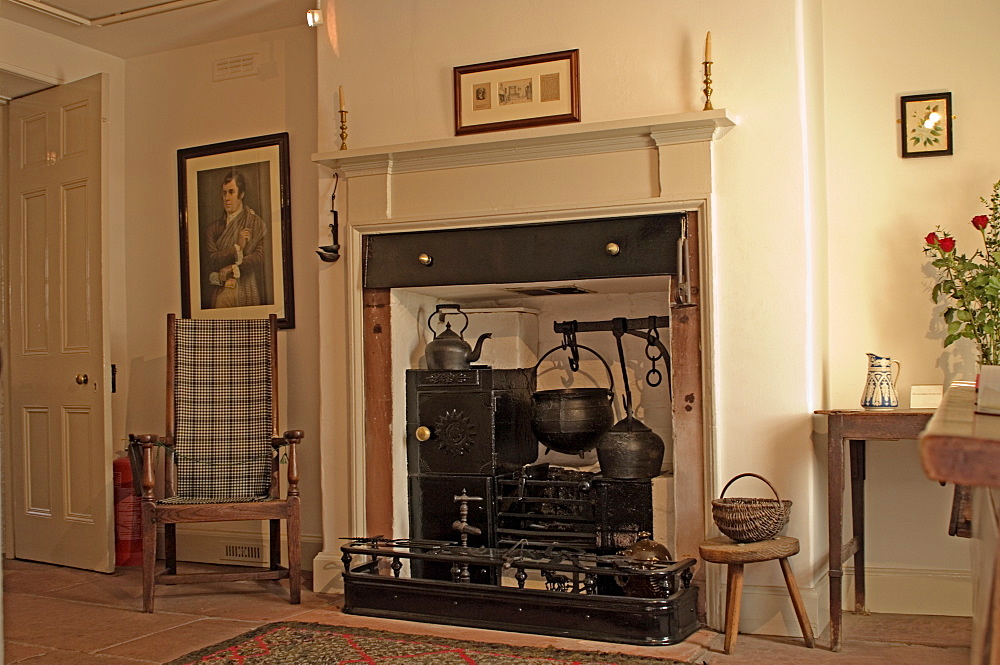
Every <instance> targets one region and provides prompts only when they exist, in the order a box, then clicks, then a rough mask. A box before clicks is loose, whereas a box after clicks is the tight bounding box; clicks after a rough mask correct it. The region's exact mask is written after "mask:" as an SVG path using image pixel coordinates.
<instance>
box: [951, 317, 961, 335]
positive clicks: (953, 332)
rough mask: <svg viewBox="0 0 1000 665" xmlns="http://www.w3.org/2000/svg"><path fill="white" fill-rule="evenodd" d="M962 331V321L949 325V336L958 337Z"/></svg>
mask: <svg viewBox="0 0 1000 665" xmlns="http://www.w3.org/2000/svg"><path fill="white" fill-rule="evenodd" d="M961 329H962V323H961V321H952V322H951V323H949V324H948V335H949V336H951V335H957V334H958V331H959V330H961Z"/></svg>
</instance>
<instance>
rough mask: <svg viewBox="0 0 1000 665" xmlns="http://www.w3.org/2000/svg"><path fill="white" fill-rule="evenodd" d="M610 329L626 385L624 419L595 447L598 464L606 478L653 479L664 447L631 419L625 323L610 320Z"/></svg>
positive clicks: (658, 470) (660, 462)
mask: <svg viewBox="0 0 1000 665" xmlns="http://www.w3.org/2000/svg"><path fill="white" fill-rule="evenodd" d="M612 325H613V328H612V332H614V334H615V341H616V342H618V361H619V362H620V363H621V366H622V380H623V381H624V382H625V388H624V392H625V398H624V401H625V417H624V418H622V419H621V420H619V421H618V422H617V423H615V425H614V426H613V427H611V428H610V429H609V430H608V431H607V432H605V433H604V434H602V435H601V437H600V439H599V441H598V443H597V461H598V462H600V464H601V475H603V476H604V477H605V478H654V477H656V476H658V475H660V472H661V467H662V466H663V453H664V449H665V446H664V444H663V439H662V438H660V436H659V435H658V434H657V433H656V432H654V431H653V430H651V429H649V428H648V427H646V425H645V424H643V423H642V421H640V420H639V419H638V418H636V417H635V416H633V415H632V389H631V388H630V387H629V384H628V374H627V373H626V371H625V350H624V349H623V348H622V335H623V334H624V333H625V328H624V325H625V322H624V319H613V320H612ZM670 470H671V471H673V469H672V468H671V469H670Z"/></svg>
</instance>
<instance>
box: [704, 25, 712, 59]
mask: <svg viewBox="0 0 1000 665" xmlns="http://www.w3.org/2000/svg"><path fill="white" fill-rule="evenodd" d="M705 62H712V32H711V31H709V32H708V33H707V34H706V35H705Z"/></svg>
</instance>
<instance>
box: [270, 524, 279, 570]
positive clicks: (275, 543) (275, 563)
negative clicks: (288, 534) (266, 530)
mask: <svg viewBox="0 0 1000 665" xmlns="http://www.w3.org/2000/svg"><path fill="white" fill-rule="evenodd" d="M269 521H270V530H271V531H270V536H271V537H270V544H271V554H270V557H269V559H268V560H269V561H270V562H271V570H277V569H278V568H280V567H281V520H269Z"/></svg>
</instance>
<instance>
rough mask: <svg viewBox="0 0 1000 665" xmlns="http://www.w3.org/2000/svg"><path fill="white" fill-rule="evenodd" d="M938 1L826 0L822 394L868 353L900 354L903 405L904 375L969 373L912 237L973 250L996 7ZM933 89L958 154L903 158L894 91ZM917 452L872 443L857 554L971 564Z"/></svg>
mask: <svg viewBox="0 0 1000 665" xmlns="http://www.w3.org/2000/svg"><path fill="white" fill-rule="evenodd" d="M941 9H942V8H941V6H940V5H936V4H934V3H931V2H926V1H924V2H917V3H913V2H902V1H901V0H891V1H888V2H879V3H866V2H861V1H859V0H848V1H847V2H837V3H825V4H824V15H823V19H824V25H825V31H826V32H825V38H826V43H825V47H826V55H827V57H826V76H825V80H826V114H827V115H826V127H827V137H826V141H827V151H828V156H829V160H828V169H827V186H828V189H829V195H830V196H829V203H830V205H829V215H830V245H829V260H830V301H831V307H830V311H831V319H830V340H831V351H830V359H831V360H830V364H831V367H832V370H831V372H830V377H829V381H830V395H831V398H830V403H831V405H832V406H836V407H853V406H856V405H857V404H858V400H859V398H860V395H861V389H862V386H863V381H864V375H865V368H866V357H865V353H866V352H874V353H878V354H880V355H889V356H892V357H893V358H894V359H897V360H899V361H900V362H901V363H902V372H901V374H900V377H899V383H898V386H897V388H898V390H899V393H900V403H901V405H902V406H908V405H909V393H910V386H911V385H913V384H942V383H943V384H947V383H948V382H950V381H951V380H953V379H961V378H966V379H968V378H972V377H973V376H974V374H975V354H974V352H973V350H972V347H971V346H970V345H964V344H962V345H959V344H956V345H954V346H952V347H949V348H948V349H947V350H945V349H943V347H942V339H943V337H944V333H943V331H942V328H941V323H940V322H941V319H940V317H939V316H938V313H939V311H940V308H937V307H936V306H935V305H934V303H932V302H931V299H930V290H931V287H932V286H933V279H932V277H931V275H932V272H931V269H930V268H929V264H928V260H927V258H926V257H925V256H924V255H923V254H922V252H921V249H922V245H923V237H924V235H926V234H927V233H928V232H930V231H933V230H934V229H935V227H936V226H937V225H941V226H942V227H943V228H945V229H948V230H949V231H951V232H953V233H954V234H955V236H956V237H957V239H958V242H959V249H960V251H971V250H972V248H974V247H975V246H976V245H975V242H976V240H977V236H978V234H974V232H973V229H972V227H971V225H970V224H969V220H970V219H971V218H972V216H973V215H978V214H981V213H984V212H986V210H985V208H984V207H983V205H982V204H981V203H980V201H979V197H981V196H986V197H988V196H989V195H990V193H991V187H992V184H993V183H994V182H996V181H997V180H1000V167H998V165H997V160H996V153H997V148H998V140H997V138H996V133H995V131H993V124H994V114H993V113H992V112H991V109H992V108H993V107H994V106H995V105H996V104H997V103H998V102H1000V85H998V84H997V82H996V81H995V80H994V79H993V78H991V77H989V76H984V75H983V66H984V65H985V64H987V63H992V62H996V60H997V58H998V57H1000V46H998V45H997V43H996V39H995V36H994V35H993V32H994V30H993V28H994V27H995V26H996V25H997V24H998V21H1000V6H997V4H996V3H994V2H989V1H986V0H959V1H958V2H954V3H949V4H948V6H947V8H946V9H945V10H944V11H941ZM859 17H864V20H863V21H859V20H858V18H859ZM941 91H951V93H952V96H953V97H952V98H953V105H954V114H955V115H956V116H957V117H956V118H955V120H954V137H955V142H954V153H955V154H954V155H952V156H944V157H928V158H921V159H902V158H900V156H899V155H900V136H899V134H900V132H899V125H898V124H896V119H897V118H898V116H899V96H900V95H910V94H919V93H929V92H941ZM848 261H849V263H848ZM917 456H918V449H917V444H916V443H915V442H912V441H911V442H900V443H898V444H891V445H886V446H879V449H878V450H871V447H870V453H869V466H870V470H869V478H870V479H871V481H874V482H871V481H870V483H869V486H870V487H871V491H870V493H869V497H868V498H869V505H870V506H871V508H872V509H871V510H870V511H869V518H868V528H869V529H870V530H871V532H872V533H873V534H875V535H873V537H872V539H871V546H870V548H869V557H868V565H870V566H874V567H884V568H890V569H891V568H913V569H928V570H939V571H948V570H959V571H968V570H969V557H968V541H966V540H963V539H957V538H951V537H948V536H947V524H948V518H949V509H950V503H951V487H947V488H942V487H939V485H938V484H937V483H935V482H932V481H929V480H927V479H926V478H925V477H924V476H923V475H922V474H921V473H920V471H919V463H918V461H917V459H918V457H917Z"/></svg>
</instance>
